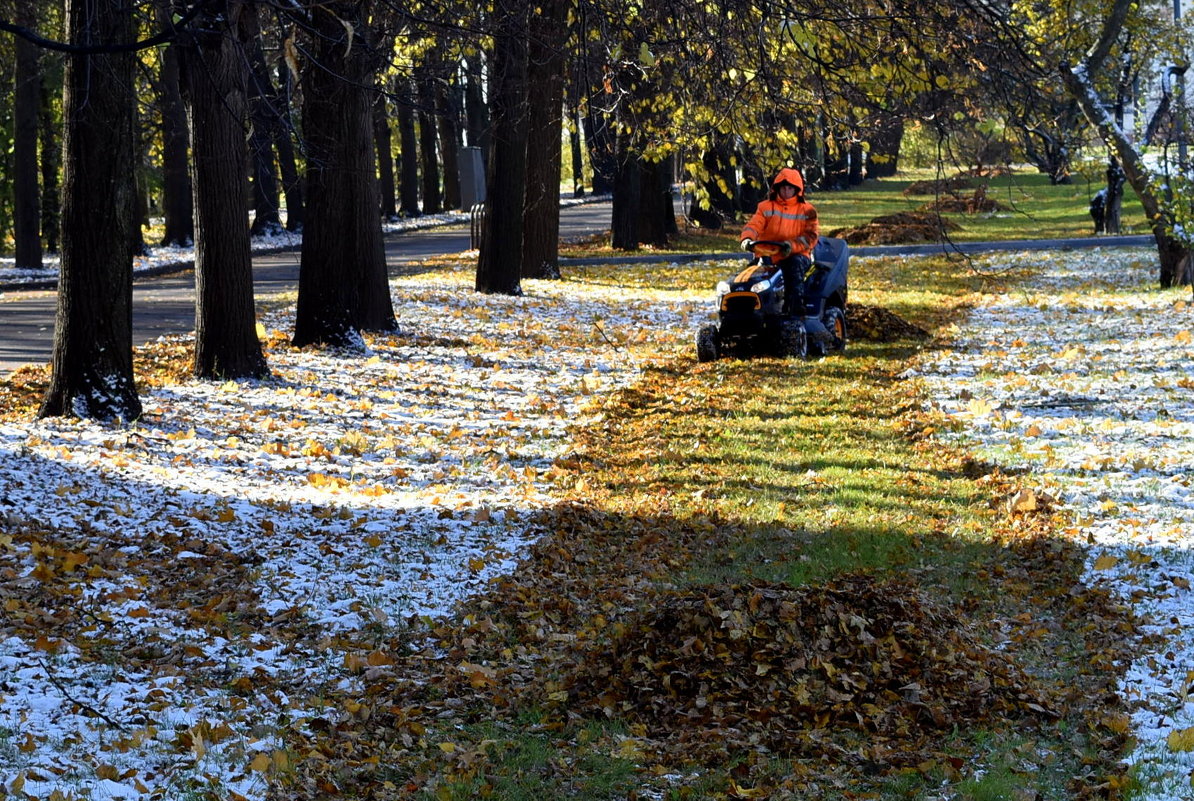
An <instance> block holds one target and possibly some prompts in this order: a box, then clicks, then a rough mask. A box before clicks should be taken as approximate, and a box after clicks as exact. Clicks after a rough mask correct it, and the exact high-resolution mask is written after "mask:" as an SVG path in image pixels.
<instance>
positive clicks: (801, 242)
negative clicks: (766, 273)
mask: <svg viewBox="0 0 1194 801" xmlns="http://www.w3.org/2000/svg"><path fill="white" fill-rule="evenodd" d="M782 183H789V184H791V185H792V186H794V187H796V194H795V195H794V196H793V197H792V198H791V199H790V200H784V199H783V198H781V197H780V196H779V192H778V189H779V185H780V184H782ZM819 235H820V226H819V224H818V223H817V210H816V209H815V208H813V206H812V204H811V203H808V202H806V201H805V199H804V177H803V176H801V174H800V171H799V170H795V169H792V168H791V167H785V168H784V169H782V170H780V171H779V174H777V175H776V176H775V180H774V181H772V182H771V193H770V194H769V195H768V196H767V200H764V201H763V202H762V203H760V204H759V206H758V208H757V209H756V210H755V215H754V216H753V217H751V218H750V222H748V223H747V224H746V227H745V228H743V229H742V236H741V239H744V240H745V239H762V240H765V241H769V242H790V243H792V252H793V253H799V254H802V255H804V256H810V257H811V256H812V251H813V247H814V246H815V245H816V244H817V237H818V236H819ZM771 260H772V261H773V262H778V261H780V258H779V256H778V255H777V256H773V257H772V259H771Z"/></svg>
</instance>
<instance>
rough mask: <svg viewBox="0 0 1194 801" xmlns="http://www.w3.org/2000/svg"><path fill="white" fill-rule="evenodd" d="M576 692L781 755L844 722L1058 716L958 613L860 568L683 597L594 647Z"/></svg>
mask: <svg viewBox="0 0 1194 801" xmlns="http://www.w3.org/2000/svg"><path fill="white" fill-rule="evenodd" d="M569 698H570V701H571V702H572V704H573V705H574V708H575V707H579V708H584V709H589V710H592V711H594V712H605V713H606V714H611V715H614V716H617V717H621V718H624V719H627V720H631V721H634V722H639V723H642V724H644V725H646V726H647V728H648V730H650V731H652V732H654V733H655V734H656V736H662V737H664V738H682V739H684V740H691V741H694V744H699V743H700V742H706V743H712V742H716V743H718V744H719V746H725V745H727V744H732V745H735V746H738V747H742V748H750V747H759V746H762V747H765V748H767V749H769V750H771V751H774V752H778V753H784V754H808V753H809V752H810V750H811V751H812V752H814V753H815V752H816V751H817V747H816V743H817V741H818V738H817V737H816V736H815V734H816V732H818V731H820V730H826V729H830V728H836V727H848V728H851V729H856V730H858V731H859V732H863V733H867V734H874V735H878V736H880V737H899V738H902V739H905V740H907V739H917V738H918V736H919V735H922V734H927V733H930V732H937V733H941V732H947V731H949V730H951V729H953V728H955V727H960V728H972V727H973V726H975V725H982V724H984V723H985V722H989V721H991V720H994V719H997V718H1014V717H1020V716H1023V717H1024V718H1026V719H1028V718H1033V717H1036V718H1045V717H1052V716H1053V713H1052V712H1050V711H1049V710H1047V709H1046V707H1045V704H1046V703H1047V702H1046V701H1045V700H1044V698H1043V693H1041V692H1040V691H1039V690H1038V688H1036V687H1035V686H1034V684H1033V682H1032V680H1031V679H1030V678H1029V677H1028V676H1026V675H1025V674H1024V673H1023V672H1022V671H1021V670H1020V669H1019V668H1018V667H1017V666H1016V665H1015V664H1014V662H1013V661H1012V660H1011V659H1010V658H1009V657H1008V656H1006V655H1004V654H1001V653H997V652H996V651H994V650H992V649H991V648H989V647H987V646H984V645H983V644H981V643H980V642H979V641H978V640H977V639H976V637H975V635H974V634H973V633H972V629H970V628H969V627H968V626H967V624H966V623H965V622H964V621H962V620H960V619H959V618H958V617H957V616H956V615H954V614H952V613H951V612H949V611H947V610H945V609H941V608H938V607H936V606H934V604H933V603H932V602H930V601H929V599H928V598H927V597H925V596H924V595H923V594H922V593H921V592H920V591H919V590H918V589H916V588H915V587H913V586H911V585H908V584H905V583H901V582H896V581H880V580H876V579H874V578H871V577H868V576H862V575H855V576H847V577H843V578H842V579H840V580H839V581H836V582H834V583H832V584H830V585H827V586H809V587H802V588H791V587H787V586H784V585H779V584H768V583H752V584H748V585H742V586H729V587H726V586H722V587H707V588H700V589H694V590H691V591H688V592H678V593H675V594H673V595H672V596H671V597H668V598H665V599H662V600H661V602H660V603H659V604H658V605H656V606H654V607H652V608H650V609H647V610H645V611H642V612H640V613H639V614H637V615H635V616H633V617H632V618H630V619H628V620H627V622H626V624H625V626H624V627H623V628H622V630H621V631H620V633H619V635H618V636H616V637H615V638H613V641H612V642H611V643H609V644H608V646H607V647H602V648H598V649H595V650H593V651H592V652H591V653H589V654H587V655H586V656H585V658H584V659H583V661H581V662H580V663H579V664H578V665H577V667H576V669H575V671H574V673H573V675H572V676H571V680H570V686H569Z"/></svg>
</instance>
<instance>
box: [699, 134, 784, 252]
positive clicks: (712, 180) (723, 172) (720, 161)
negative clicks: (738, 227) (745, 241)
mask: <svg viewBox="0 0 1194 801" xmlns="http://www.w3.org/2000/svg"><path fill="white" fill-rule="evenodd" d="M732 147H733V145H732V144H731V143H730V142H729V140H728V139H727V138H726V137H724V136H717V138H716V139H715V140H714V144H713V146H712V148H710V149H709V150H707V151H705V154H704V156H702V158H701V163H702V164H703V165H704V168H705V177H704V178H702V179H701V185H702V186H703V187H704V189H705V193H706V195H707V200H706V203H707V204H708V205H707V206H705V205H697V206H695V207H694V208H693V209H692V211H691V212H690V213H689V216H691V217H692V219H693V221H694V222H695V223H696V224H697V225H699V226H701V227H702V228H710V229H712V230H714V231H716V230H719V229H720V228H721V226H722V225H723V224H724V223H725V222H726V221H727V220H732V219H734V215H735V214H737V210H738V205H739V204H738V203H737V202H736V200H735V198H734V194H733V192H734V188H735V187H736V186H737V177H736V175H735V174H734V167H733V161H732V158H731V157H732V155H733V153H732ZM764 180H768V179H764ZM765 191H766V190H764V192H765Z"/></svg>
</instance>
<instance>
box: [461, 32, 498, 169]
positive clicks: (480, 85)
mask: <svg viewBox="0 0 1194 801" xmlns="http://www.w3.org/2000/svg"><path fill="white" fill-rule="evenodd" d="M481 63H482V56H480V55H475V56H471V57H469V58H468V60H467V61H465V73H464V74H465V83H464V113H465V132H466V134H467V139H468V144H469V147H479V148H481V152H482V153H489V148H490V145H491V144H492V143H491V142H490V136H489V107H488V106H486V105H485V92H484V90H485V79H484V78H483V77H482V75H481Z"/></svg>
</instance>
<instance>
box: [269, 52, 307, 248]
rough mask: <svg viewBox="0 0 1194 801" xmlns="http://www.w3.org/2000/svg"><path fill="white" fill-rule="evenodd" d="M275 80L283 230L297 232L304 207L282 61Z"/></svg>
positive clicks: (287, 75) (287, 68) (287, 69)
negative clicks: (283, 199) (277, 82)
mask: <svg viewBox="0 0 1194 801" xmlns="http://www.w3.org/2000/svg"><path fill="white" fill-rule="evenodd" d="M278 79H279V81H280V86H279V88H278V95H277V98H278V99H277V103H276V110H277V112H278V114H279V115H280V118H279V120H278V124H277V126H275V128H274V147H275V148H276V149H277V151H278V168H279V169H280V170H281V172H282V192H283V193H284V194H285V195H286V230H287V231H301V230H303V219H304V218H305V216H306V205H307V204H306V200H305V198H304V196H303V179H302V176H300V175H299V171H298V165H297V164H296V163H295V159H294V140H293V139H292V138H291V134H292V133H293V132H294V125H293V124H292V122H291V119H290V118H291V112H292V109H293V108H294V104H293V102H292V99H291V95H292V92H291V80H292V76H291V74H290V66H289V65H288V64H287V63H286V60H285V58H283V59H281V63H280V64H279V65H278Z"/></svg>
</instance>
